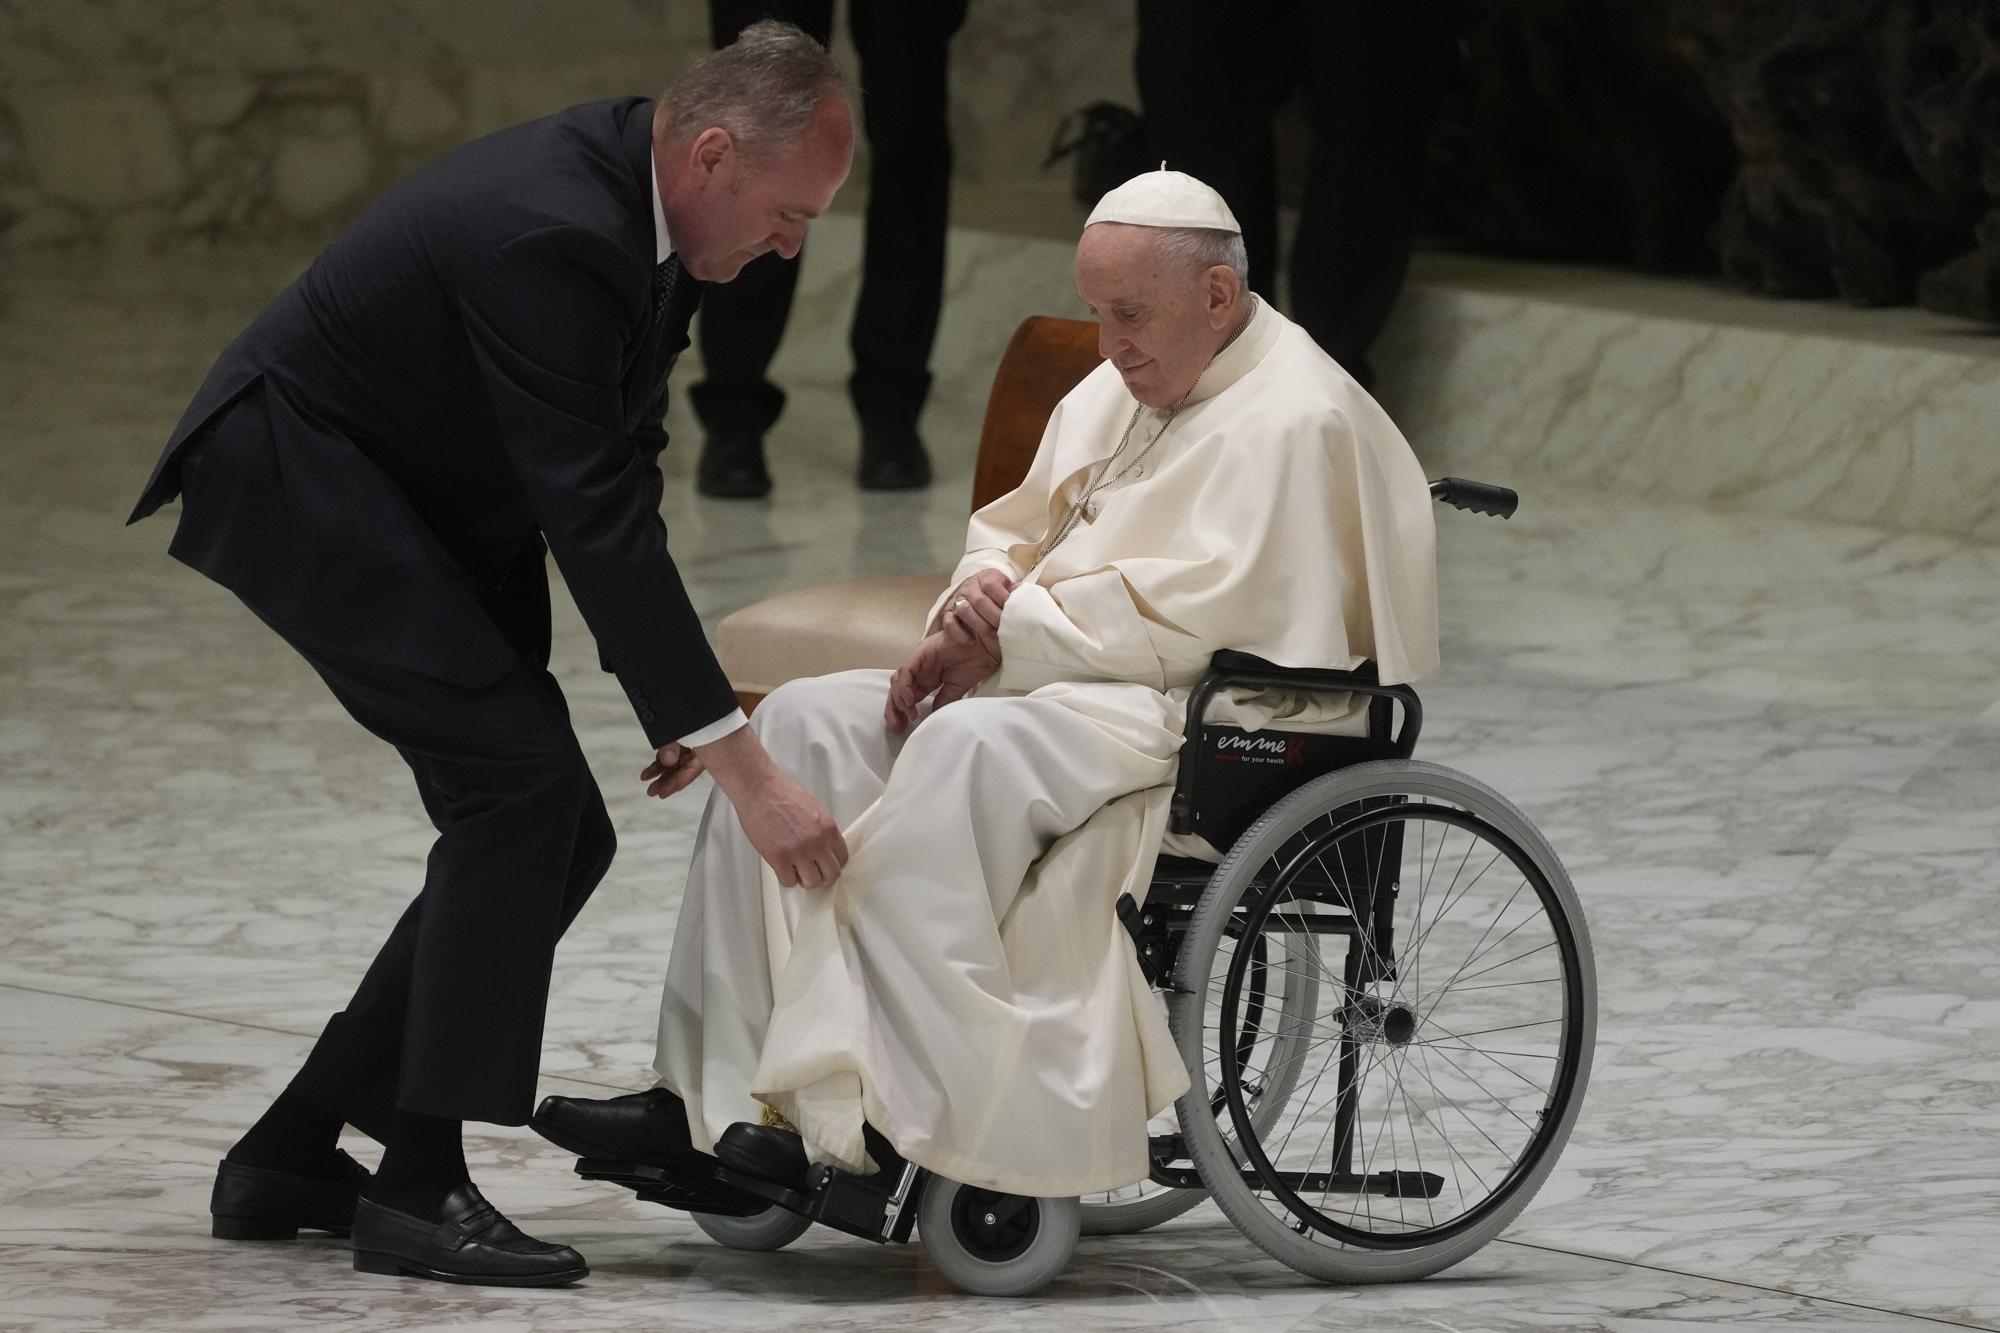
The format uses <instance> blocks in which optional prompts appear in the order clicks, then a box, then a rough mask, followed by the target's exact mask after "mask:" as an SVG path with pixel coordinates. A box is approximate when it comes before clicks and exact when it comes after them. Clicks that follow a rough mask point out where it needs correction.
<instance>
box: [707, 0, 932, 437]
mask: <svg viewBox="0 0 2000 1333" xmlns="http://www.w3.org/2000/svg"><path fill="white" fill-rule="evenodd" d="M767 17H768V18H778V19H783V20H785V21H786V22H788V23H794V24H797V25H798V26H799V27H800V28H803V29H804V30H805V31H807V32H809V33H811V34H812V35H813V36H814V37H817V38H818V39H820V40H821V41H822V42H824V41H829V40H831V38H832V34H833V4H832V0H711V3H710V5H709V23H710V27H711V29H712V34H711V35H712V36H713V38H714V40H715V44H716V45H717V46H718V47H719V46H725V45H727V44H728V43H730V42H732V41H734V40H735V39H736V35H737V34H738V33H739V32H741V31H742V30H743V29H744V28H745V27H747V26H748V25H749V24H751V23H753V22H755V21H756V20H758V19H761V18H767ZM964 21H965V0H924V3H922V4H891V3H886V2H885V0H852V3H851V4H850V5H849V7H848V27H849V29H850V31H851V32H852V33H853V35H854V45H855V48H856V50H857V51H858V52H859V53H860V56H861V85H862V87H861V117H862V122H863V128H864V131H865V133H866V134H867V136H868V151H869V160H870V166H869V177H868V214H867V219H866V223H865V234H866V239H865V241H864V242H863V250H862V257H861V295H860V298H859V299H858V301H857V302H856V304H855V308H854V323H853V325H852V327H851V329H850V331H849V335H848V344H849V346H850V348H851V349H852V351H853V354H854V373H853V376H852V377H851V378H850V379H849V380H848V382H847V388H848V395H849V397H850V398H851V399H852V400H853V402H854V409H855V413H856V415H858V416H859V417H860V419H861V421H862V422H863V424H864V425H868V424H872V423H876V422H882V423H886V424H887V425H888V426H889V427H891V428H893V427H895V426H898V425H913V424H915V422H916V419H917V414H918V413H919V412H921V411H922V410H923V406H924V400H925V399H926V398H927V397H928V396H929V394H930V385H931V375H930V359H931V346H932V344H933V343H934V342H935V341H936V338H937V324H938V313H939V311H940V309H941V308H942V307H943V303H944V247H945V225H946V223H947V221H948V218H949V212H950V203H951V136H950V133H949V130H948V128H947V124H946V95H945V93H946V60H947V55H948V51H949V47H950V44H951V38H952V34H953V33H955V32H957V31H958V28H959V25H960V24H962V23H963V22H964ZM798 275H799V261H798V260H796V259H791V260H788V259H785V258H783V257H782V256H780V255H776V254H768V255H765V256H764V257H762V258H761V259H758V260H756V261H755V262H753V263H751V264H749V265H748V266H746V267H745V268H744V270H743V272H742V274H741V275H740V276H738V277H737V278H736V280H735V281H734V282H729V283H723V284H718V285H716V286H713V287H711V288H710V289H709V291H708V294H707V299H706V301H705V302H704V304H703V307H702V312H701V328H700V338H701V356H702V364H703V366H704V368H705V375H706V378H704V379H703V380H702V382H701V383H699V384H697V385H695V386H694V387H693V389H692V391H691V394H690V398H689V401H690V402H692V403H693V404H694V408H695V412H696V413H697V414H698V415H699V416H700V417H701V421H702V425H703V427H704V428H705V429H706V430H707V431H708V433H709V434H710V435H762V434H763V433H764V432H765V431H767V430H769V429H770V428H771V425H772V423H774V422H775V421H777V419H778V414H779V412H781V411H782V410H783V408H784V404H785V395H784V394H783V392H781V391H780V390H779V389H778V388H777V386H776V385H774V384H772V383H771V382H770V381H769V380H768V379H767V378H765V375H766V372H767V371H768V370H769V369H770V365H771V358H772V357H773V356H774V355H776V353H777V350H778V342H779V340H780V339H781V338H782V337H783V336H784V332H785V321H786V319H787V317H788V316H789V315H790V313H791V308H792V294H793V291H794V290H795V288H796V287H797V285H798Z"/></svg>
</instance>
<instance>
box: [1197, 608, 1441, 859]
mask: <svg viewBox="0 0 2000 1333" xmlns="http://www.w3.org/2000/svg"><path fill="white" fill-rule="evenodd" d="M1239 685H1243V686H1249V687H1251V688H1253V689H1265V690H1289V691H1293V692H1296V693H1301V694H1313V693H1318V694H1365V695H1368V696H1370V698H1371V700H1372V702H1371V704H1370V707H1369V710H1368V733H1369V738H1370V739H1371V740H1373V741H1374V742H1376V743H1377V744H1378V745H1380V746H1382V747H1383V748H1384V750H1386V751H1387V752H1388V753H1391V754H1393V755H1394V756H1395V757H1397V758H1401V759H1407V758H1409V757H1410V755H1411V754H1413V753H1414V752H1415V751H1416V748H1417V735H1418V733H1419V732H1420V731H1422V729H1423V724H1424V710H1423V704H1422V702H1421V701H1420V700H1419V699H1418V698H1417V692H1416V691H1415V690H1413V689H1411V688H1410V687H1409V686H1408V685H1384V684H1383V683H1382V679H1381V675H1380V673H1379V672H1378V671H1377V669H1376V666H1375V663H1373V662H1363V663H1361V665H1360V666H1358V667H1356V668H1355V669H1353V670H1352V671H1335V670H1331V669H1327V668H1315V667H1283V666H1279V665H1278V664H1277V663H1275V662H1268V661H1266V660H1264V659H1263V658H1261V657H1258V656H1256V655H1254V654H1252V653H1241V652H1236V651H1233V650H1231V649H1226V648H1225V649H1223V650H1221V651H1220V652H1217V653H1216V654H1215V655H1214V656H1212V657H1210V658H1209V664H1208V674H1207V675H1205V676H1203V677H1202V678H1201V681H1200V683H1199V684H1197V685H1196V686H1195V688H1194V693H1193V694H1192V695H1190V696H1189V697H1188V708H1187V722H1186V724H1185V725H1186V730H1185V732H1184V733H1183V734H1184V737H1185V739H1184V740H1183V741H1182V743H1181V763H1180V771H1179V773H1178V774H1177V775H1176V777H1175V779H1174V795H1173V803H1172V805H1171V806H1170V808H1169V810H1170V813H1169V816H1168V827H1169V828H1170V829H1171V830H1172V831H1173V832H1175V833H1179V834H1191V833H1194V832H1196V831H1197V830H1196V827H1195V825H1196V819H1195V811H1196V809H1197V808H1198V797H1199V787H1200V784H1201V773H1202V769H1203V767H1204V765H1203V764H1202V763H1201V762H1200V758H1201V756H1202V755H1203V754H1204V753H1205V752H1206V749H1207V746H1206V737H1205V732H1206V728H1207V715H1208V706H1209V704H1210V703H1211V702H1213V701H1214V699H1215V696H1216V695H1217V694H1218V693H1220V692H1221V691H1223V690H1226V689H1229V688H1231V687H1233V686H1239ZM1398 704H1400V705H1401V706H1402V720H1401V725H1399V726H1396V727H1395V728H1394V732H1393V734H1391V724H1392V722H1393V720H1394V719H1393V712H1394V709H1395V706H1396V705H1398ZM1219 850H1224V851H1226V850H1228V849H1227V848H1221V849H1219Z"/></svg>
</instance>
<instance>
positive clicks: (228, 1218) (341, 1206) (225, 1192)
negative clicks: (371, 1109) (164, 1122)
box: [208, 1148, 368, 1240]
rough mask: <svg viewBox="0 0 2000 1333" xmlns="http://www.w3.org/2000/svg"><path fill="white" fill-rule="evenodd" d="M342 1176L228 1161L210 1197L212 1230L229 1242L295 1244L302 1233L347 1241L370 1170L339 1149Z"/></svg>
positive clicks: (335, 1151)
mask: <svg viewBox="0 0 2000 1333" xmlns="http://www.w3.org/2000/svg"><path fill="white" fill-rule="evenodd" d="M334 1156H335V1158H337V1159H338V1161H339V1167H338V1170H339V1172H340V1174H339V1175H338V1176H335V1177H331V1178H328V1177H321V1176H299V1175H293V1174H292V1173H291V1172H289V1171H276V1170H273V1169H271V1168H270V1167H264V1166H245V1165H244V1164H243V1163H241V1162H231V1161H228V1160H226V1159H225V1160H224V1161H223V1162H222V1164H221V1165H220V1166H219V1167H217V1168H216V1172H215V1189H214V1190H213V1191H211V1192H210V1194H209V1196H208V1211H209V1214H210V1216H211V1218H212V1219H213V1220H212V1224H211V1230H212V1231H213V1232H214V1234H215V1235H217V1236H219V1237H221V1238H222V1239H223V1240H290V1239H292V1238H293V1237H294V1236H296V1235H298V1234H299V1232H300V1231H330V1232H332V1233H333V1234H334V1235H336V1236H345V1235H346V1234H347V1229H348V1228H349V1227H350V1226H352V1225H353V1223H354V1201H355V1200H356V1199H358V1198H360V1197H361V1190H362V1187H363V1186H365V1185H366V1184H367V1183H368V1168H367V1167H365V1166H363V1165H361V1163H359V1162H357V1161H355V1160H354V1159H353V1158H352V1157H349V1156H348V1155H347V1154H346V1153H344V1152H341V1151H340V1150H339V1149H337V1148H336V1149H335V1150H334Z"/></svg>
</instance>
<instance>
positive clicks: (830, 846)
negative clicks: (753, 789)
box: [730, 768, 847, 889]
mask: <svg viewBox="0 0 2000 1333" xmlns="http://www.w3.org/2000/svg"><path fill="white" fill-rule="evenodd" d="M730 803H731V804H732V805H734V806H735V807H736V818H737V819H738V820H740V821H742V824H743V832H744V835H745V836H747V837H748V838H749V839H750V845H751V846H752V847H755V848H756V849H757V855H759V856H761V857H763V858H764V862H765V864H767V865H769V866H770V867H771V869H773V870H775V871H777V872H778V883H780V884H782V885H784V886H785V887H786V888H790V887H791V886H792V885H794V884H803V885H805V886H806V887H807V888H809V889H823V888H825V887H826V886H827V885H829V884H831V883H833V882H834V881H835V880H836V879H839V878H840V871H841V868H842V867H844V866H845V865H846V864H847V840H846V839H845V838H842V837H841V836H840V828H839V826H838V825H836V824H835V823H834V822H833V816H832V815H829V814H828V813H827V812H826V808H825V807H824V806H822V805H821V804H820V803H819V802H818V801H815V800H814V799H813V798H812V794H811V793H810V792H808V791H807V790H806V789H805V788H804V787H801V786H800V785H799V784H798V783H796V782H794V781H792V780H791V779H790V778H788V777H786V776H785V775H784V774H783V773H780V772H779V771H778V770H776V769H775V768H774V769H772V770H771V773H770V776H769V777H768V778H766V779H765V780H764V782H763V783H762V784H760V787H759V792H758V794H757V795H756V796H755V797H753V798H751V799H748V800H740V801H739V800H735V799H734V798H732V799H731V802H730Z"/></svg>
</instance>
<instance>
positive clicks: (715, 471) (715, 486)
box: [694, 435, 771, 500]
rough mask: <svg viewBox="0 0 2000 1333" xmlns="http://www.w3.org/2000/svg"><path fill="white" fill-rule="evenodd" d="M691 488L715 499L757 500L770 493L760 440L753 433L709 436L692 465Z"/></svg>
mask: <svg viewBox="0 0 2000 1333" xmlns="http://www.w3.org/2000/svg"><path fill="white" fill-rule="evenodd" d="M694 485H695V489H696V490H698V491H700V492H701V493H702V494H703V495H707V496H711V497H713V498H714V499H717V500H759V499H762V498H763V497H764V496H767V495H769V494H770V493H771V474H770V473H769V472H768V471H766V470H765V468H764V441H763V440H761V439H759V438H758V437H757V436H755V435H736V436H731V435H711V436H709V437H708V439H707V440H706V441H705V442H704V443H703V445H702V448H701V462H700V463H698V464H697V465H696V467H695V476H694Z"/></svg>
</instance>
